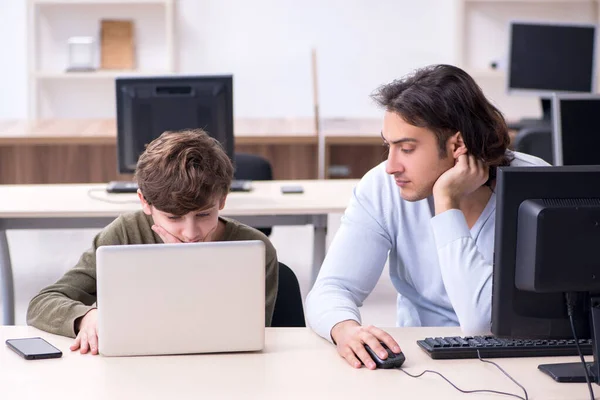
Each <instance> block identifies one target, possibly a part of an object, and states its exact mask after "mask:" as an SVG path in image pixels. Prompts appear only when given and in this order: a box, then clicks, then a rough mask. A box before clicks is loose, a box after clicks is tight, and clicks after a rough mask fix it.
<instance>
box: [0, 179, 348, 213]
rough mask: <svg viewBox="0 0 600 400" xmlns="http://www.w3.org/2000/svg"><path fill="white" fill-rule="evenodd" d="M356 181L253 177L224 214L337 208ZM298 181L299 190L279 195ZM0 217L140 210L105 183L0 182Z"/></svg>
mask: <svg viewBox="0 0 600 400" xmlns="http://www.w3.org/2000/svg"><path fill="white" fill-rule="evenodd" d="M357 182H358V180H352V179H348V180H338V179H331V180H307V181H302V180H294V181H255V182H253V183H252V185H253V190H252V191H251V192H247V193H239V192H235V193H230V194H229V196H228V197H227V203H226V205H225V209H224V210H223V211H222V212H221V214H222V215H225V216H232V217H235V216H244V215H272V214H279V215H281V214H286V215H306V214H312V215H314V214H329V213H342V212H344V210H345V209H346V206H347V205H348V201H349V200H350V197H351V195H352V190H353V188H354V186H355V185H356V184H357ZM283 185H301V186H302V187H303V188H304V193H303V194H282V193H281V186H283ZM0 199H2V200H1V201H0V218H30V217H34V218H45V217H47V218H51V217H112V216H118V215H119V214H121V213H123V212H128V211H136V210H139V209H140V203H139V200H138V198H137V195H135V194H133V193H131V194H108V193H106V185H104V184H92V185H0Z"/></svg>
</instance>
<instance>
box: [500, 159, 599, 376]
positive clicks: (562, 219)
mask: <svg viewBox="0 0 600 400" xmlns="http://www.w3.org/2000/svg"><path fill="white" fill-rule="evenodd" d="M496 196H497V203H496V232H495V248H494V271H493V289H492V333H493V334H494V335H496V336H499V337H511V338H537V339H540V338H541V339H570V338H573V333H572V329H571V324H570V321H569V315H568V313H567V306H566V301H565V292H575V294H574V298H576V299H578V302H577V304H576V306H575V307H574V310H573V315H574V322H575V330H576V332H577V333H578V338H579V339H583V338H588V339H589V338H591V337H592V330H591V329H590V321H591V320H590V318H589V315H590V297H591V295H592V294H593V293H594V292H600V166H562V167H501V168H499V169H498V175H497V185H496ZM596 344H598V343H596ZM594 348H595V350H594V351H595V352H597V349H598V347H597V346H595V347H594ZM580 368H581V366H580ZM581 371H583V370H582V369H581Z"/></svg>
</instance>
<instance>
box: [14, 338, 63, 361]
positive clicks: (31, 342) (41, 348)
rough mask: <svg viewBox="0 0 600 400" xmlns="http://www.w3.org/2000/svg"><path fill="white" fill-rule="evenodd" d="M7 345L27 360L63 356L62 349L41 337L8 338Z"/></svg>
mask: <svg viewBox="0 0 600 400" xmlns="http://www.w3.org/2000/svg"><path fill="white" fill-rule="evenodd" d="M6 345H7V346H8V347H10V349H11V350H13V351H14V352H15V353H17V354H18V355H20V356H21V357H23V358H24V359H26V360H42V359H45V358H60V357H62V351H60V350H59V349H57V348H56V347H54V346H52V345H51V344H50V343H48V342H46V341H45V340H44V339H42V338H40V337H33V338H22V339H8V340H7V341H6Z"/></svg>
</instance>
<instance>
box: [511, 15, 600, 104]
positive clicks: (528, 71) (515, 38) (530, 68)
mask: <svg viewBox="0 0 600 400" xmlns="http://www.w3.org/2000/svg"><path fill="white" fill-rule="evenodd" d="M510 30H511V33H510V38H509V40H510V51H509V57H510V61H509V66H508V87H509V89H510V90H528V91H534V92H547V93H550V92H591V91H593V90H594V88H593V84H594V61H595V60H594V54H595V38H596V29H595V26H592V25H552V24H546V25H545V24H536V23H517V22H513V23H512V24H511V29H510Z"/></svg>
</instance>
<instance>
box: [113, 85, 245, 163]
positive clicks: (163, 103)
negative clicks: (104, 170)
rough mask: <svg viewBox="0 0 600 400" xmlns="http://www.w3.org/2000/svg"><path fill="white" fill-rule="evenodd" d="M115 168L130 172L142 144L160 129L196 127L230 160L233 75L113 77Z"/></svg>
mask: <svg viewBox="0 0 600 400" xmlns="http://www.w3.org/2000/svg"><path fill="white" fill-rule="evenodd" d="M116 95H117V148H118V170H119V172H120V173H122V174H131V173H133V172H135V167H136V164H137V160H138V157H139V156H140V154H141V153H142V152H143V151H144V148H145V146H146V145H147V144H148V143H150V142H151V141H152V140H153V139H156V138H157V137H158V136H160V135H161V134H162V133H163V132H165V131H173V130H180V129H190V128H202V129H204V130H205V131H206V132H207V133H208V134H209V135H211V136H212V137H214V138H215V139H217V140H218V141H219V142H221V144H222V145H223V147H224V149H225V151H226V152H227V155H228V156H229V158H230V159H231V160H232V161H233V149H234V139H233V77H232V76H230V75H226V76H225V75H224V76H165V77H135V78H117V79H116Z"/></svg>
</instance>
